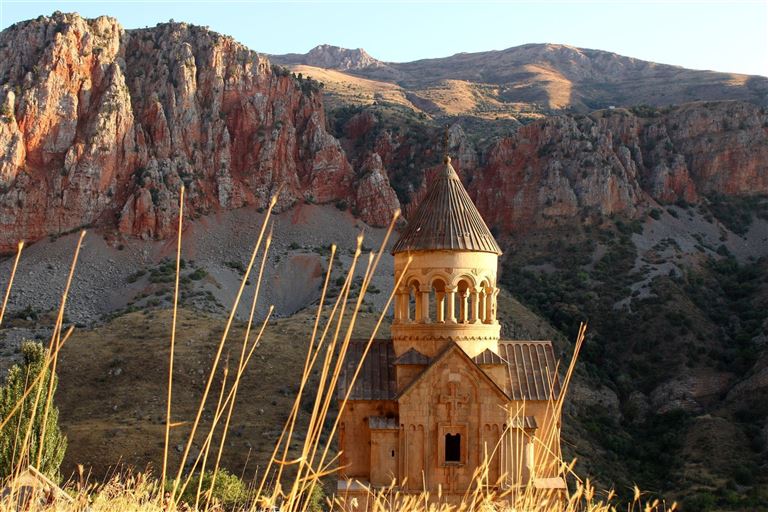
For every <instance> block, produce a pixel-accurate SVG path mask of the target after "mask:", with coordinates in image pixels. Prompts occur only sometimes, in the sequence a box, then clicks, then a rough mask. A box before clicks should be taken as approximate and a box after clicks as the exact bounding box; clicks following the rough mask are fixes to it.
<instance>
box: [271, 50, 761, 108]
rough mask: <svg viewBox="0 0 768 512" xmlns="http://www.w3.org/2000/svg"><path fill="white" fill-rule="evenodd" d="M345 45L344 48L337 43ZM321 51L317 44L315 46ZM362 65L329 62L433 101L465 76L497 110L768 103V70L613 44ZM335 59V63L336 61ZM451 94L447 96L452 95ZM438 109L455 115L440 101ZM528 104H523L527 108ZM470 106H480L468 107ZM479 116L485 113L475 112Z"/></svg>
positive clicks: (307, 62) (295, 62)
mask: <svg viewBox="0 0 768 512" xmlns="http://www.w3.org/2000/svg"><path fill="white" fill-rule="evenodd" d="M334 48H336V49H337V50H336V51H339V52H343V51H344V49H343V48H339V47H334ZM312 51H314V49H313V50H311V51H310V53H312ZM310 53H308V54H304V56H305V57H304V58H302V57H301V54H292V55H291V58H290V59H285V58H284V56H281V55H271V56H270V58H271V59H272V61H273V62H275V63H277V64H281V65H282V64H285V65H288V66H289V67H294V66H299V65H302V66H312V67H318V68H323V66H318V65H317V61H313V60H312V59H309V58H307V56H308V55H309V54H310ZM377 62H379V63H380V65H377V66H361V67H357V68H355V69H351V68H346V69H343V68H342V67H334V66H326V67H329V68H333V69H336V70H340V71H343V72H345V73H347V74H350V75H353V76H358V77H363V78H367V79H370V80H379V81H384V82H388V83H392V84H396V85H398V86H400V87H402V88H403V89H404V91H405V92H408V93H411V94H413V95H416V96H417V97H420V98H422V99H423V100H426V101H433V102H434V101H435V98H436V97H437V98H439V89H441V88H443V89H444V88H445V87H450V82H451V81H461V82H464V83H466V84H469V85H471V86H472V87H473V93H474V94H475V95H477V96H479V97H480V100H481V101H484V102H485V103H488V104H489V108H491V107H493V108H491V111H493V112H495V113H496V114H504V113H508V111H514V106H515V104H520V105H523V106H527V107H529V108H535V109H537V110H542V111H552V110H563V109H575V110H577V111H582V112H583V111H587V110H594V109H597V108H606V107H608V106H611V105H614V106H632V105H637V104H641V103H647V104H649V105H654V106H665V105H668V104H678V103H683V102H684V101H685V99H686V98H687V100H688V101H690V100H702V101H707V100H715V99H741V100H745V101H751V102H754V103H758V104H760V105H765V104H766V102H768V77H763V76H759V75H745V74H739V73H726V72H718V71H710V70H693V69H687V68H684V67H682V66H676V65H671V64H661V63H656V62H651V61H646V60H643V59H637V58H633V57H627V56H623V55H619V54H616V53H613V52H610V51H606V50H596V49H587V48H579V47H575V46H571V45H563V44H553V43H529V44H523V45H519V46H513V47H510V48H506V49H504V50H489V51H483V52H463V53H457V54H454V55H451V56H448V57H438V58H427V59H419V60H415V61H410V62H383V61H377ZM328 64H333V62H332V61H328ZM447 101H448V100H444V102H447ZM437 105H438V108H436V109H434V108H433V109H432V110H433V112H429V109H427V112H428V113H435V114H443V115H449V111H448V110H447V109H446V107H445V106H442V105H441V102H440V101H437ZM519 110H520V109H518V111H519ZM464 113H472V110H471V109H466V111H465V112H464ZM474 113H475V114H476V115H477V113H478V112H474Z"/></svg>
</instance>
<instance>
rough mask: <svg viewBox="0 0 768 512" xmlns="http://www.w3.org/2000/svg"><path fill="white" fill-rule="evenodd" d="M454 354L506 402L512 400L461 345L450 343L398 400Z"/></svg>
mask: <svg viewBox="0 0 768 512" xmlns="http://www.w3.org/2000/svg"><path fill="white" fill-rule="evenodd" d="M452 353H456V354H459V356H460V357H462V358H464V359H465V360H466V361H467V366H468V367H469V368H474V369H475V370H476V371H477V373H478V374H479V375H480V377H481V378H482V379H484V380H485V381H486V382H487V383H488V384H490V386H491V388H493V389H494V390H496V392H497V393H498V394H499V395H501V396H502V397H503V398H504V399H506V400H509V399H510V397H509V395H507V394H506V393H505V392H504V390H503V389H501V388H500V387H499V385H498V384H496V383H495V382H494V381H493V379H491V377H489V376H488V374H487V373H485V372H484V371H483V370H482V368H480V367H479V366H478V365H477V364H476V363H475V362H474V361H473V360H472V358H471V357H469V356H468V355H467V353H466V352H464V350H463V349H462V348H461V347H460V346H459V345H457V344H456V343H450V344H449V345H448V346H447V347H446V348H445V349H444V350H443V351H442V352H441V353H440V354H439V355H438V356H437V357H435V358H434V359H433V360H432V364H430V365H429V366H428V367H427V368H426V369H424V371H422V372H421V373H419V375H418V376H416V378H415V379H413V381H411V383H410V384H408V385H407V386H405V388H403V390H402V391H401V392H400V393H399V394H398V395H397V398H398V399H400V398H402V397H404V396H405V395H407V394H408V393H410V392H411V390H412V389H414V388H415V387H416V385H417V384H418V383H419V382H421V380H422V379H423V378H424V377H425V376H426V375H428V374H429V373H430V372H431V371H432V369H433V368H435V367H437V365H438V363H440V361H442V360H443V359H445V358H446V357H448V356H449V355H450V354H452Z"/></svg>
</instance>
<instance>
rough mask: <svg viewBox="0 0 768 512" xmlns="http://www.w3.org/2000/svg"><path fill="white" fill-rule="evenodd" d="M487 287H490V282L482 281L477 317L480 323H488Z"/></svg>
mask: <svg viewBox="0 0 768 512" xmlns="http://www.w3.org/2000/svg"><path fill="white" fill-rule="evenodd" d="M486 288H488V282H487V281H483V282H481V283H480V291H479V292H478V295H479V297H478V299H479V300H478V301H477V318H478V321H479V322H480V323H483V324H485V323H488V322H487V318H488V305H489V304H488V296H487V295H486V291H485V290H486Z"/></svg>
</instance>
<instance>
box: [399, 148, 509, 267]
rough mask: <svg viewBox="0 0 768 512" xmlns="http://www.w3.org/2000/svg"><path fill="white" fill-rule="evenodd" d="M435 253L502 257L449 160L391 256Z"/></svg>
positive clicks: (449, 159)
mask: <svg viewBox="0 0 768 512" xmlns="http://www.w3.org/2000/svg"><path fill="white" fill-rule="evenodd" d="M435 249H449V250H450V249H452V250H458V251H477V252H492V253H496V254H501V249H500V248H499V246H498V244H497V243H496V240H494V238H493V235H492V234H491V232H490V230H489V229H488V226H486V225H485V222H484V221H483V218H482V217H481V216H480V212H478V211H477V208H476V207H475V204H474V203H473V202H472V199H470V198H469V194H467V191H466V190H465V189H464V185H462V184H461V181H460V180H459V176H458V175H457V174H456V171H455V170H454V169H453V166H452V165H451V158H450V157H448V156H446V157H445V168H444V169H443V171H442V172H441V173H440V175H439V176H438V177H437V178H436V179H435V181H434V183H432V187H431V188H430V189H429V191H428V192H427V196H426V197H425V198H424V200H423V201H422V202H421V204H420V205H419V207H418V209H417V210H416V213H415V214H414V215H413V218H412V219H411V220H410V221H409V222H408V226H407V227H406V229H405V231H404V232H403V234H402V236H401V237H400V240H398V241H397V243H396V244H395V247H394V248H393V249H392V253H393V254H394V253H398V252H408V251H430V250H435Z"/></svg>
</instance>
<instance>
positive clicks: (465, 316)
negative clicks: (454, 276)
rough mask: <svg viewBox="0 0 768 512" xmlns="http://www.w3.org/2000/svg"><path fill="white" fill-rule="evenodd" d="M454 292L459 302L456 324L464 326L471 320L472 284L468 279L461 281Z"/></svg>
mask: <svg viewBox="0 0 768 512" xmlns="http://www.w3.org/2000/svg"><path fill="white" fill-rule="evenodd" d="M456 292H457V296H458V301H459V308H458V314H457V318H458V322H459V323H460V324H466V323H467V322H469V320H470V318H472V284H471V283H470V282H469V280H468V279H462V280H461V281H459V284H458V286H457V287H456Z"/></svg>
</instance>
